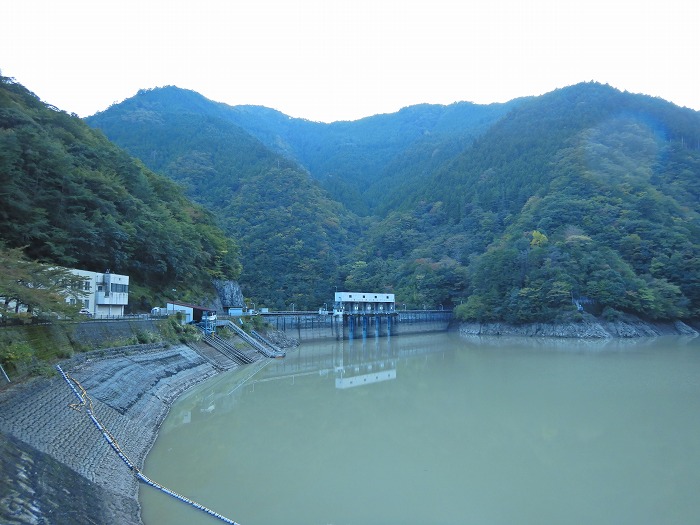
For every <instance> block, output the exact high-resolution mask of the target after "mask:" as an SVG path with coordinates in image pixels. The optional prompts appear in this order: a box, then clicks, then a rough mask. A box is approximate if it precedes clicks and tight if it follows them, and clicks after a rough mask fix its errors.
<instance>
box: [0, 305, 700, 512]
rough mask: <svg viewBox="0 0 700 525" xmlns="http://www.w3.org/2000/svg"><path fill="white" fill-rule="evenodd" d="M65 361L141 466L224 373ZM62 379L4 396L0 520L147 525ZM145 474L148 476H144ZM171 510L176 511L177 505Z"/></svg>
mask: <svg viewBox="0 0 700 525" xmlns="http://www.w3.org/2000/svg"><path fill="white" fill-rule="evenodd" d="M698 329H700V326H698V325H696V323H693V324H692V326H689V325H687V324H685V323H680V322H676V323H656V324H650V323H644V322H642V321H639V320H638V319H628V320H624V322H623V321H616V322H610V323H607V325H606V324H604V323H602V322H601V321H599V320H597V319H585V320H584V321H583V322H580V323H570V324H569V325H567V324H544V323H540V324H531V325H522V326H515V325H507V324H504V323H462V324H460V325H459V333H461V334H463V335H499V336H519V337H554V338H576V339H588V340H591V339H598V340H601V339H603V338H605V339H610V338H631V337H656V336H661V335H691V336H697V335H699V333H698ZM60 364H61V367H62V368H63V369H64V371H65V372H66V373H67V374H69V375H70V376H72V377H74V378H75V379H76V380H77V381H79V382H80V384H81V385H82V386H83V388H85V390H86V392H87V393H88V395H89V396H90V398H91V399H92V401H93V412H94V413H95V416H96V417H97V418H98V419H99V420H100V421H101V422H102V423H103V424H104V425H105V427H106V428H107V429H108V430H109V432H111V433H112V434H113V435H114V437H115V439H116V440H117V441H118V442H119V444H120V446H121V448H122V449H123V451H124V453H125V454H126V456H127V457H129V459H130V461H131V462H132V463H133V464H134V465H136V467H137V468H139V469H141V468H143V465H144V462H145V459H146V457H147V456H148V453H149V452H150V450H151V449H152V447H153V446H154V444H155V442H156V440H157V438H158V434H159V431H160V428H161V426H162V424H163V422H164V421H165V419H166V417H167V416H168V414H169V413H170V410H171V407H172V406H173V404H174V402H175V401H176V400H177V399H178V398H179V397H180V396H181V395H182V394H183V393H185V392H186V391H187V390H189V389H190V388H192V387H194V386H196V385H197V384H200V383H201V382H203V381H206V380H207V379H210V378H211V377H214V376H216V375H219V374H220V373H222V372H225V371H228V370H233V369H236V368H238V367H239V365H236V364H234V363H232V362H231V363H229V364H228V365H227V366H225V367H224V366H221V363H217V362H215V361H214V360H212V359H211V358H209V357H207V355H206V353H205V352H203V351H198V349H196V348H192V347H189V346H186V345H176V346H167V345H166V344H164V343H153V344H147V345H135V346H132V347H122V348H113V349H109V350H95V351H92V352H88V353H86V354H79V355H76V356H74V357H73V358H71V359H68V360H66V361H64V362H62V363H60ZM75 403H76V397H75V394H74V393H73V392H72V390H71V388H70V386H69V385H68V384H67V383H66V382H65V381H64V379H63V378H62V377H61V376H60V375H59V374H56V375H55V376H53V377H49V378H47V377H37V378H33V379H30V380H28V381H26V382H23V383H17V384H12V385H10V386H8V387H7V388H4V389H2V390H0V522H2V523H5V524H7V525H24V524H34V523H52V524H54V525H63V524H66V525H73V524H75V523H124V524H134V525H143V521H142V517H141V505H140V502H139V489H140V483H139V482H138V480H137V479H136V476H135V474H134V473H133V472H131V471H130V470H129V469H128V467H127V466H126V464H125V463H124V462H123V461H122V460H121V459H120V458H119V457H118V456H117V454H116V453H115V452H114V451H113V450H112V449H111V447H110V446H109V444H108V443H107V442H106V441H105V439H104V437H103V436H102V435H101V433H100V432H99V431H98V430H97V428H95V426H94V424H93V423H92V421H91V420H90V418H89V416H88V415H87V414H85V413H84V411H78V410H74V409H72V408H71V407H70V405H71V404H75ZM144 474H147V473H144ZM174 504H177V503H175V502H174Z"/></svg>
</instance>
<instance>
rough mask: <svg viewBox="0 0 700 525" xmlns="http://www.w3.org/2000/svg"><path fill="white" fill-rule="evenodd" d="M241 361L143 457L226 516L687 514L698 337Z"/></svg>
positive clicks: (698, 394)
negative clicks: (240, 366) (239, 367)
mask: <svg viewBox="0 0 700 525" xmlns="http://www.w3.org/2000/svg"><path fill="white" fill-rule="evenodd" d="M699 339H700V338H699ZM258 366H259V365H258ZM254 372H255V369H254V368H244V369H243V370H238V371H235V372H234V373H229V374H225V375H222V376H219V377H217V378H214V379H213V380H211V381H209V382H208V383H206V384H203V385H201V386H200V387H198V388H196V389H195V390H193V391H190V392H188V393H187V394H186V395H185V396H183V397H182V398H181V399H180V400H179V401H178V403H177V404H176V405H175V406H174V407H173V409H172V411H171V413H170V415H169V416H168V419H167V420H166V422H165V423H164V425H163V427H162V429H161V433H160V435H159V437H158V440H157V442H156V444H155V446H154V447H153V450H152V451H151V453H150V455H149V456H148V459H147V461H146V465H145V469H144V471H145V473H146V474H147V475H149V476H151V477H152V478H154V479H155V480H156V481H159V482H160V483H162V484H164V485H165V486H167V487H169V488H170V489H172V490H175V491H178V492H180V493H182V494H184V495H186V496H188V497H190V498H192V499H194V500H196V501H198V502H199V503H201V504H203V505H206V506H208V507H209V508H212V509H214V510H215V511H217V512H220V513H221V514H223V515H225V516H227V517H229V518H231V519H234V520H235V521H236V522H238V523H241V524H242V525H277V524H280V525H281V524H285V525H327V524H334V525H373V524H376V525H391V524H400V525H411V524H421V525H424V524H431V525H434V524H455V525H466V524H475V525H490V524H503V525H520V524H533V525H543V524H557V525H562V524H582V525H583V524H585V525H594V524H595V525H604V524H610V525H622V524H634V525H640V524H664V525H668V524H683V525H687V524H692V523H700V497H699V496H698V494H699V493H700V341H699V340H698V339H688V338H680V337H662V338H658V339H653V340H640V341H610V342H594V343H585V342H579V341H564V340H535V339H519V338H513V339H508V338H463V337H460V336H459V335H457V334H454V333H451V334H437V335H435V334H430V335H421V336H400V337H394V338H391V339H386V338H382V339H373V338H371V339H367V341H365V342H364V343H363V341H361V340H355V341H354V342H352V343H350V342H347V341H346V342H325V343H318V344H314V345H311V344H307V345H305V346H302V347H301V348H300V349H298V350H295V351H294V352H292V353H291V354H290V355H289V356H288V357H287V358H286V359H284V360H277V361H272V362H270V363H269V364H268V365H266V366H265V367H264V368H262V369H261V370H259V371H257V372H256V373H254ZM251 375H252V377H249V376H251ZM246 378H248V379H247V381H246ZM141 502H142V505H143V518H144V522H145V523H146V525H159V524H166V523H167V524H188V525H189V524H213V523H221V522H220V521H218V520H216V519H214V518H211V517H209V516H207V515H205V514H203V513H201V512H199V511H196V510H193V509H191V508H189V507H187V506H186V505H184V504H182V503H180V502H177V501H176V500H174V499H171V498H169V497H168V496H165V495H163V494H161V493H158V492H157V491H155V490H154V489H151V488H149V487H145V486H142V488H141Z"/></svg>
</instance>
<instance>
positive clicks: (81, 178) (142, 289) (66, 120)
mask: <svg viewBox="0 0 700 525" xmlns="http://www.w3.org/2000/svg"><path fill="white" fill-rule="evenodd" d="M0 187H2V190H0V246H2V247H3V249H11V248H21V249H22V251H23V253H24V254H25V255H26V256H27V257H28V258H29V259H32V260H38V261H42V262H46V263H52V264H58V265H62V266H66V267H71V268H81V269H86V270H93V271H104V270H105V269H111V270H112V271H114V272H117V273H124V274H128V275H130V276H131V282H132V283H133V286H132V292H133V293H132V297H131V298H132V299H133V300H134V301H135V302H136V303H139V304H134V305H132V307H135V308H146V307H148V305H149V303H150V302H151V301H155V300H158V299H159V298H160V297H163V296H164V294H166V293H168V292H169V291H170V290H171V289H173V288H178V289H179V290H180V293H181V296H182V297H187V294H188V293H190V292H191V293H201V292H202V290H211V284H210V280H211V279H212V278H221V279H235V278H237V277H238V275H239V274H240V262H239V260H238V249H237V247H236V245H235V243H234V242H233V241H232V240H231V239H230V238H228V237H226V236H225V235H224V233H223V231H222V230H221V229H220V228H218V226H217V225H216V223H215V220H214V218H213V217H212V215H211V214H210V213H209V212H208V211H206V210H205V209H204V208H202V207H201V206H197V205H195V204H193V203H192V202H191V201H189V200H188V199H187V198H185V196H184V194H183V193H182V191H181V189H180V188H179V187H178V186H177V185H176V184H175V183H173V182H172V181H171V180H169V179H167V178H165V177H163V176H162V175H156V174H155V173H153V172H152V171H150V170H148V169H146V168H145V167H144V166H143V164H142V163H141V162H139V161H138V160H136V159H134V158H132V157H130V156H129V155H127V154H126V153H125V152H124V151H123V150H121V149H119V148H118V147H116V146H115V145H114V144H113V143H111V142H109V141H108V140H107V139H106V138H105V137H104V135H103V134H102V133H100V132H98V131H96V130H94V129H92V128H90V127H88V126H87V125H86V124H85V123H84V122H83V121H82V120H81V119H79V118H77V117H75V116H71V115H68V114H67V113H65V112H63V111H60V110H58V109H57V108H54V107H52V106H49V105H47V104H45V103H43V102H41V101H40V100H39V99H38V98H37V97H36V96H35V95H34V94H33V93H31V92H29V91H28V90H27V89H25V88H24V87H23V86H21V85H20V84H18V83H16V82H14V81H13V80H12V79H9V78H4V77H0ZM141 303H142V304H141Z"/></svg>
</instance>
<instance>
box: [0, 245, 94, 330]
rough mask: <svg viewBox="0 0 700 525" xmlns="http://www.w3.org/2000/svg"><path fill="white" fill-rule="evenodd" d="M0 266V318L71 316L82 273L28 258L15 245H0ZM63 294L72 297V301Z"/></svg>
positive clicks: (79, 295) (77, 300)
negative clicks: (78, 274)
mask: <svg viewBox="0 0 700 525" xmlns="http://www.w3.org/2000/svg"><path fill="white" fill-rule="evenodd" d="M0 268H2V269H3V272H2V273H1V274H0V300H1V302H0V309H1V310H2V315H3V317H2V320H3V322H7V321H8V320H12V319H21V318H22V317H26V316H30V317H40V318H47V317H51V316H52V315H54V316H60V317H63V316H73V315H75V314H76V313H77V312H78V306H76V305H80V304H81V303H80V299H81V298H83V297H85V295H86V292H84V291H83V289H84V286H83V284H84V282H85V279H84V278H83V277H80V276H77V275H74V274H72V273H71V272H70V271H69V270H67V269H65V268H60V267H57V266H49V265H46V264H41V263H38V262H35V261H31V260H29V259H27V258H26V257H25V256H24V255H23V254H22V251H21V250H20V249H18V248H15V249H7V248H2V249H0ZM66 298H69V299H73V301H72V303H73V304H71V303H68V302H66Z"/></svg>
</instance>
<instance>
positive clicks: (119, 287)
mask: <svg viewBox="0 0 700 525" xmlns="http://www.w3.org/2000/svg"><path fill="white" fill-rule="evenodd" d="M111 291H112V292H114V293H129V285H128V284H116V283H112V285H111Z"/></svg>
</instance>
